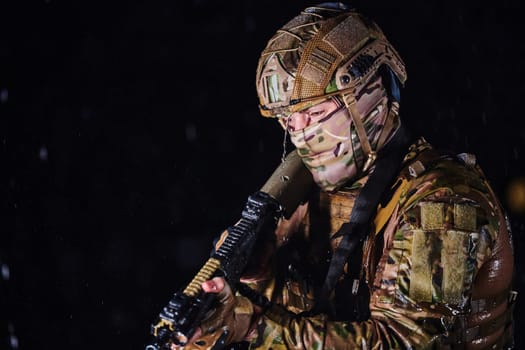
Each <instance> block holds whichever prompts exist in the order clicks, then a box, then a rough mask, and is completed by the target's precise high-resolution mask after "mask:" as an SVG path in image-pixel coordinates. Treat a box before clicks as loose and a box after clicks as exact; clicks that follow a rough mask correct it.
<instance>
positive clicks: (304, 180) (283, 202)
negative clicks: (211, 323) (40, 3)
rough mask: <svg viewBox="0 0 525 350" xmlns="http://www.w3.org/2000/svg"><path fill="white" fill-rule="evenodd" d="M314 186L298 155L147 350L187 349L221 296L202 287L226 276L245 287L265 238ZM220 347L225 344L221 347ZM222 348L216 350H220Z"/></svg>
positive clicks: (248, 209)
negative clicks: (257, 245)
mask: <svg viewBox="0 0 525 350" xmlns="http://www.w3.org/2000/svg"><path fill="white" fill-rule="evenodd" d="M312 183H313V180H312V177H311V175H310V172H309V171H308V170H307V169H306V168H305V166H304V165H303V163H302V161H301V159H300V157H299V156H298V155H297V153H296V152H295V151H292V152H290V153H289V154H288V156H287V157H286V159H285V161H284V162H282V163H281V164H280V165H279V166H278V167H277V169H275V171H274V172H273V174H272V175H271V176H270V178H269V179H268V180H267V181H266V183H265V184H264V185H263V187H262V188H261V189H260V190H259V191H257V192H255V193H254V194H253V195H251V196H249V197H248V200H247V202H246V205H245V207H244V209H243V211H242V213H241V219H240V220H239V221H238V222H237V223H236V224H234V225H233V226H231V227H229V228H228V230H227V231H228V234H227V236H226V238H225V240H224V241H223V243H222V244H221V245H220V247H219V248H218V249H217V250H216V251H215V252H213V253H212V255H211V257H210V258H209V259H208V260H207V261H206V262H205V264H204V265H203V266H202V268H201V269H200V270H199V272H198V273H197V274H196V275H195V277H194V278H193V280H192V281H191V282H190V283H189V284H188V285H187V286H186V288H185V289H184V290H183V291H182V292H177V293H175V294H174V296H173V297H172V299H171V300H170V301H169V303H168V305H167V306H166V307H164V308H163V310H162V311H161V312H160V314H159V316H158V318H157V320H156V322H155V323H154V324H152V325H151V335H152V336H153V337H154V340H153V341H152V342H151V343H150V344H149V345H147V346H146V350H160V349H169V345H170V344H171V343H174V344H177V345H180V346H183V345H184V344H186V343H187V341H188V340H189V339H190V338H191V336H192V335H193V333H194V332H195V330H196V328H197V327H198V326H199V324H200V323H201V321H202V320H203V318H204V316H205V315H206V313H207V311H208V310H209V309H210V308H211V306H212V304H213V301H214V297H215V294H206V293H203V291H202V288H201V284H202V283H203V282H204V281H207V280H209V279H211V278H212V277H214V276H216V275H218V274H221V275H223V276H224V277H225V278H226V280H227V281H228V283H230V285H231V286H235V284H237V283H238V282H239V279H240V277H241V274H242V272H243V270H244V268H245V267H246V265H247V263H248V260H249V259H250V256H251V253H252V251H253V247H254V246H255V242H256V241H257V238H258V236H259V234H260V233H262V232H271V233H273V231H274V230H275V227H276V224H277V221H278V220H279V218H280V217H282V216H284V217H286V218H288V217H290V215H292V213H293V212H294V211H295V209H296V208H297V206H298V205H299V203H300V202H301V201H302V200H303V199H304V198H305V196H306V194H307V192H308V191H309V189H310V187H311V185H312ZM218 345H219V344H218ZM220 347H221V346H217V347H216V348H220Z"/></svg>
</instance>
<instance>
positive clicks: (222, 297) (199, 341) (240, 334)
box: [171, 277, 254, 350]
mask: <svg viewBox="0 0 525 350" xmlns="http://www.w3.org/2000/svg"><path fill="white" fill-rule="evenodd" d="M202 289H203V291H204V292H206V293H216V294H217V303H216V304H217V307H216V308H215V309H214V310H211V311H210V313H209V315H208V316H207V317H206V318H205V319H204V321H203V322H202V323H201V325H200V329H199V330H198V331H197V332H195V335H194V336H193V337H192V339H190V340H189V341H188V343H187V344H186V345H184V347H182V348H183V349H199V350H205V349H212V348H213V347H214V346H216V345H218V348H221V347H222V346H221V345H220V344H218V343H221V344H224V345H226V344H231V343H237V342H240V341H243V340H245V338H246V336H247V334H248V332H249V331H250V329H251V324H252V317H253V315H254V308H253V305H252V303H251V301H250V300H248V298H245V297H243V296H241V295H234V294H233V292H232V290H231V288H230V286H229V285H228V283H226V282H225V281H224V279H223V278H222V277H215V278H213V279H212V280H209V281H206V282H204V283H203V284H202ZM171 348H172V349H180V347H174V346H172V347H171Z"/></svg>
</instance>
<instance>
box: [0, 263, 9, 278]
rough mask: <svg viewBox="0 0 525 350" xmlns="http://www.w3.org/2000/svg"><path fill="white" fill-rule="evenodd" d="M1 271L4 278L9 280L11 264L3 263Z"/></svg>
mask: <svg viewBox="0 0 525 350" xmlns="http://www.w3.org/2000/svg"><path fill="white" fill-rule="evenodd" d="M1 271H2V278H3V279H4V281H7V280H9V277H10V276H11V273H10V270H9V266H7V265H6V264H2V270H1Z"/></svg>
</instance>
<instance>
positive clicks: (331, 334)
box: [174, 3, 516, 350]
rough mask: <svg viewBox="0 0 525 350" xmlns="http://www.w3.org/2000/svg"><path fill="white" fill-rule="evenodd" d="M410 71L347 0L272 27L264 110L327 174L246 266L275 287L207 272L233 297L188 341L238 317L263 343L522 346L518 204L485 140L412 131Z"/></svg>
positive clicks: (211, 336)
mask: <svg viewBox="0 0 525 350" xmlns="http://www.w3.org/2000/svg"><path fill="white" fill-rule="evenodd" d="M406 77H407V76H406V72H405V65H404V63H403V61H402V60H401V58H400V57H399V55H398V53H397V52H396V50H395V49H394V48H393V47H392V46H391V44H390V43H389V42H388V41H387V39H386V38H385V36H384V34H383V33H382V31H381V30H380V28H379V27H378V26H377V25H376V24H375V23H374V22H373V21H371V20H370V19H368V18H366V17H365V16H364V15H362V14H360V13H358V12H356V11H355V10H354V9H351V8H349V7H347V6H345V5H343V4H341V3H323V4H320V5H318V6H313V7H309V8H306V9H305V10H304V11H302V12H301V13H300V14H299V15H298V16H296V17H295V18H293V19H292V20H291V21H289V22H288V23H287V24H286V25H284V27H282V28H281V29H279V30H278V31H277V33H276V34H275V35H274V36H273V37H272V38H271V39H270V40H269V42H268V44H267V46H266V48H265V49H264V51H263V52H262V54H261V57H260V60H259V63H258V67H257V77H256V86H257V92H258V95H259V101H260V111H261V113H262V115H263V116H265V117H272V118H275V119H277V120H278V121H279V123H280V124H281V125H282V126H283V128H284V132H285V133H287V134H289V136H290V138H291V141H292V143H293V144H294V145H295V146H296V149H297V152H298V154H299V156H300V157H301V158H302V160H303V162H304V164H305V165H306V167H307V168H308V169H309V170H310V172H311V173H312V176H313V178H314V180H315V182H316V184H317V185H318V189H317V190H316V191H312V193H311V194H310V195H309V200H308V201H307V202H305V203H304V204H302V205H300V206H299V207H298V208H297V210H296V211H295V213H294V214H293V215H292V216H291V217H290V218H289V219H288V220H285V219H281V221H280V222H279V225H278V227H277V230H276V232H275V240H272V241H271V242H267V247H266V248H265V251H264V253H265V254H259V255H258V259H259V260H257V261H255V262H253V263H252V266H256V267H257V268H256V269H251V270H250V271H247V272H246V276H245V278H244V280H243V281H244V282H245V283H246V284H247V285H248V286H249V287H250V288H251V289H253V290H255V291H257V292H259V293H260V294H261V295H263V296H264V297H265V298H266V299H264V298H253V297H251V298H247V297H245V296H243V295H241V294H239V293H235V294H234V293H232V292H231V288H230V286H228V285H227V283H225V281H224V280H223V279H222V278H214V279H212V280H210V281H206V282H204V284H203V285H202V288H203V290H204V291H205V292H209V293H218V297H219V299H220V300H221V304H220V305H221V306H220V307H218V308H217V309H215V310H214V312H213V313H212V314H211V315H210V316H209V317H208V318H207V319H206V321H205V322H204V323H203V324H202V325H201V327H200V330H199V331H198V332H197V334H196V335H195V336H194V338H193V339H192V340H191V341H190V343H189V344H188V345H187V347H189V348H193V347H194V348H208V347H211V346H212V345H213V344H214V342H215V341H216V340H217V339H218V337H219V336H220V335H221V334H222V335H224V334H225V333H224V330H227V331H228V332H227V337H226V338H227V339H226V340H227V343H234V342H240V341H243V340H244V341H248V342H249V346H250V348H252V349H270V348H271V349H274V350H277V349H353V348H375V349H379V348H381V349H398V348H403V349H405V348H439V349H460V348H461V349H489V348H490V349H500V348H509V347H512V345H513V336H512V305H513V302H514V300H515V296H516V293H515V292H513V291H512V290H511V287H512V286H511V284H512V275H513V248H512V237H511V234H510V232H509V228H508V225H507V222H506V218H505V215H504V213H503V211H502V209H501V206H500V204H499V203H498V200H497V198H496V197H495V195H494V193H493V191H492V189H491V188H490V186H489V184H488V182H487V180H486V179H485V177H484V175H483V173H482V171H481V170H480V168H479V167H478V166H477V165H476V163H475V158H474V156H472V155H469V154H460V155H454V154H449V153H445V152H441V151H439V150H436V149H434V148H433V147H432V146H431V145H430V144H429V143H428V142H426V141H425V140H424V139H423V138H417V139H411V137H410V136H409V134H408V132H407V131H406V130H405V128H404V125H402V122H401V119H400V117H399V107H400V87H401V86H402V85H403V84H404V82H405V80H406ZM264 300H267V301H264ZM174 348H175V346H174Z"/></svg>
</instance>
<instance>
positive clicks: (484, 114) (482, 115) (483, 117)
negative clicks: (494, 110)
mask: <svg viewBox="0 0 525 350" xmlns="http://www.w3.org/2000/svg"><path fill="white" fill-rule="evenodd" d="M481 122H482V123H483V125H484V126H486V125H487V113H485V112H482V113H481Z"/></svg>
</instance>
